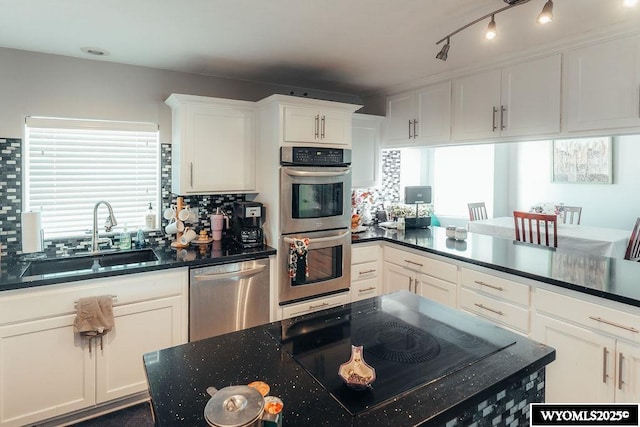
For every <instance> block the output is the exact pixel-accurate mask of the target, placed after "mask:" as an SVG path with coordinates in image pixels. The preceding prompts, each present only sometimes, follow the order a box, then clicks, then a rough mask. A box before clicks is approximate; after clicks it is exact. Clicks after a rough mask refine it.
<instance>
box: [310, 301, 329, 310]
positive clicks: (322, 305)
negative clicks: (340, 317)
mask: <svg viewBox="0 0 640 427" xmlns="http://www.w3.org/2000/svg"><path fill="white" fill-rule="evenodd" d="M328 305H329V303H327V302H323V303H322V304H318V305H310V306H309V310H313V309H314V308H320V307H326V306H328Z"/></svg>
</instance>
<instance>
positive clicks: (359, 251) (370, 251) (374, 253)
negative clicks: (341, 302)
mask: <svg viewBox="0 0 640 427" xmlns="http://www.w3.org/2000/svg"><path fill="white" fill-rule="evenodd" d="M381 255H382V248H381V247H380V245H378V244H374V245H357V246H352V247H351V287H350V292H349V293H350V295H351V296H350V299H351V302H354V301H359V300H361V299H366V298H372V297H376V296H378V295H380V294H381V293H382V286H381V279H382V271H381V269H380V267H381V265H382V261H381V258H382V256H381Z"/></svg>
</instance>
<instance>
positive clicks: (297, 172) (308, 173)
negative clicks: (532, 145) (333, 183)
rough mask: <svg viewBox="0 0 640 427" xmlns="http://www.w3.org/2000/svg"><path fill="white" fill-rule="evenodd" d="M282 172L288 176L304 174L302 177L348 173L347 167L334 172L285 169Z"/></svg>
mask: <svg viewBox="0 0 640 427" xmlns="http://www.w3.org/2000/svg"><path fill="white" fill-rule="evenodd" d="M284 172H285V173H286V174H287V175H289V176H304V177H315V176H319V177H324V176H343V175H346V174H348V173H349V169H342V170H339V171H334V172H318V171H313V172H312V171H301V170H292V169H285V170H284Z"/></svg>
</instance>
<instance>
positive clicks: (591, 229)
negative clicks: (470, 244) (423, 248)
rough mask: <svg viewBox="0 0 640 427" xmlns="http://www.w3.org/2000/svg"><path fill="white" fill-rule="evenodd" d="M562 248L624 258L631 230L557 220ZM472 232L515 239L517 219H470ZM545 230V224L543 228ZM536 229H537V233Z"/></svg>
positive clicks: (559, 244) (503, 217)
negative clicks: (515, 220) (566, 222)
mask: <svg viewBox="0 0 640 427" xmlns="http://www.w3.org/2000/svg"><path fill="white" fill-rule="evenodd" d="M557 228H558V229H557V234H558V248H562V249H563V250H569V251H579V252H583V253H589V254H592V255H601V256H606V257H611V258H623V257H624V254H625V251H626V249H627V243H628V241H629V237H630V236H631V230H621V229H617V228H606V227H595V226H590V225H576V224H563V223H561V222H558V223H557ZM468 229H469V231H470V232H472V233H479V234H486V235H490V236H494V237H504V238H508V239H512V240H513V239H515V235H516V232H515V222H514V220H513V217H512V216H502V217H496V218H489V219H482V220H477V221H470V222H469V226H468ZM541 232H542V233H544V228H541ZM535 234H536V230H535V229H534V235H535Z"/></svg>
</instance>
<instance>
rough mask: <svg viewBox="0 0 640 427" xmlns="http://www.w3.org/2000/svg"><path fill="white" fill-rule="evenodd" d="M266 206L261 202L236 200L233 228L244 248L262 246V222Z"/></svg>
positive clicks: (237, 240) (236, 237) (232, 221)
mask: <svg viewBox="0 0 640 427" xmlns="http://www.w3.org/2000/svg"><path fill="white" fill-rule="evenodd" d="M264 218H265V208H264V205H263V204H262V203H259V202H235V203H234V204H233V217H232V219H231V223H232V225H231V228H232V230H233V238H234V239H235V241H236V242H237V243H238V244H239V245H240V246H241V247H243V248H256V247H261V246H262V245H263V243H264V234H263V232H262V224H264Z"/></svg>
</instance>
